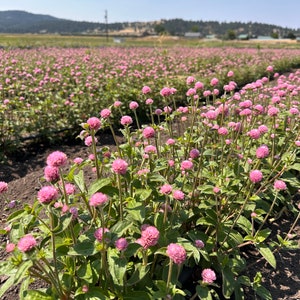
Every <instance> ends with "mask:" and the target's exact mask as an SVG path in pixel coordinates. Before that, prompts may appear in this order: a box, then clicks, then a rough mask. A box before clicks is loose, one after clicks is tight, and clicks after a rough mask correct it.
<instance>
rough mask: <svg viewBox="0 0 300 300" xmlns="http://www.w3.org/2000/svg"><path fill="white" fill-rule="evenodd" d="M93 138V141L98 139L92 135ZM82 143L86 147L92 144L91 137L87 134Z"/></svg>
mask: <svg viewBox="0 0 300 300" xmlns="http://www.w3.org/2000/svg"><path fill="white" fill-rule="evenodd" d="M94 140H95V143H97V142H98V139H97V138H96V137H94ZM84 144H85V145H86V146H87V147H90V146H92V144H93V138H92V136H90V135H89V136H87V137H86V138H85V139H84Z"/></svg>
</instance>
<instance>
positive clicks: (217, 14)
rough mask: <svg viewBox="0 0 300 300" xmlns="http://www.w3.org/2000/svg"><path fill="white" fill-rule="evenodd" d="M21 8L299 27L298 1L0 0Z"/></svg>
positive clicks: (83, 16)
mask: <svg viewBox="0 0 300 300" xmlns="http://www.w3.org/2000/svg"><path fill="white" fill-rule="evenodd" d="M3 10H25V11H28V12H32V13H40V14H49V15H52V16H54V17H58V18H65V19H70V20H76V21H91V22H101V23H102V22H104V15H105V10H107V12H108V22H109V23H114V22H125V21H129V22H133V21H154V20H160V19H174V18H181V19H184V20H196V21H198V20H203V21H219V22H230V21H241V22H249V21H252V22H260V23H268V24H274V25H279V26H283V27H289V28H295V29H296V28H300V0H285V1H283V0H0V11H3Z"/></svg>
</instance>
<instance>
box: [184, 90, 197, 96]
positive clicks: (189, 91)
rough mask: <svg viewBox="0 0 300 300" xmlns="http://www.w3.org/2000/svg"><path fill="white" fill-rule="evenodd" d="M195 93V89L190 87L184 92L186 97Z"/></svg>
mask: <svg viewBox="0 0 300 300" xmlns="http://www.w3.org/2000/svg"><path fill="white" fill-rule="evenodd" d="M196 93H197V90H196V89H194V88H190V89H188V91H187V92H186V95H187V96H188V97H190V96H193V95H195V94H196Z"/></svg>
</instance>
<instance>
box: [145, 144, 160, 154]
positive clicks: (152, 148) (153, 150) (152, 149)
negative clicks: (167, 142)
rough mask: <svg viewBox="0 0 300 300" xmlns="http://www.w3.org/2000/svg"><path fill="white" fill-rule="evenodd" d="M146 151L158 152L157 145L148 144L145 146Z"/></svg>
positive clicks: (147, 152)
mask: <svg viewBox="0 0 300 300" xmlns="http://www.w3.org/2000/svg"><path fill="white" fill-rule="evenodd" d="M144 152H145V153H146V154H149V153H153V154H155V153H156V152H157V149H156V147H155V146H153V145H148V146H146V147H145V149H144Z"/></svg>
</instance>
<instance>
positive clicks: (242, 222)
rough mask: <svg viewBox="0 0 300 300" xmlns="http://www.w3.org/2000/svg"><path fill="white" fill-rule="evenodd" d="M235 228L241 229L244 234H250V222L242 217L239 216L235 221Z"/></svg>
mask: <svg viewBox="0 0 300 300" xmlns="http://www.w3.org/2000/svg"><path fill="white" fill-rule="evenodd" d="M237 226H238V227H239V228H241V229H242V230H243V231H244V232H245V233H247V234H249V235H250V234H251V228H252V224H251V222H250V221H249V220H248V219H247V218H245V217H244V216H242V215H241V216H240V217H239V218H238V220H237Z"/></svg>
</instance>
